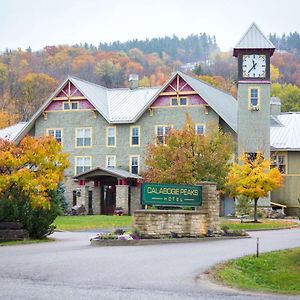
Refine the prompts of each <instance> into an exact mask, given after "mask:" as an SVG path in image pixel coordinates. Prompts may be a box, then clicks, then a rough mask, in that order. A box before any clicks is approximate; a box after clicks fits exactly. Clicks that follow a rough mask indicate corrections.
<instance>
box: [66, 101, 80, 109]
mask: <svg viewBox="0 0 300 300" xmlns="http://www.w3.org/2000/svg"><path fill="white" fill-rule="evenodd" d="M78 108H79V102H74V101H70V102H69V101H68V102H63V110H70V109H72V110H75V109H78Z"/></svg>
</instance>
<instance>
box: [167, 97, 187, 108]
mask: <svg viewBox="0 0 300 300" xmlns="http://www.w3.org/2000/svg"><path fill="white" fill-rule="evenodd" d="M170 102H171V106H177V105H180V106H185V105H187V97H180V98H179V99H178V101H177V98H171V101H170Z"/></svg>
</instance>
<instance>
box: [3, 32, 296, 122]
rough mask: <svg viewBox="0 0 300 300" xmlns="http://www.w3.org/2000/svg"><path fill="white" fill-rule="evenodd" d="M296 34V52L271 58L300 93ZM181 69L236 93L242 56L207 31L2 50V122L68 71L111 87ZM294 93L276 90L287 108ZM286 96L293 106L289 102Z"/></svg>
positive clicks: (32, 104)
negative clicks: (238, 58) (5, 115)
mask: <svg viewBox="0 0 300 300" xmlns="http://www.w3.org/2000/svg"><path fill="white" fill-rule="evenodd" d="M273 38H274V37H273ZM291 38H293V39H292V42H290V43H292V44H291V45H289V44H288V43H289V42H286V43H287V47H286V49H287V50H288V51H290V52H282V51H281V52H275V54H274V55H273V57H272V58H271V64H272V66H271V78H272V81H273V82H275V83H278V84H280V85H281V86H280V87H281V89H285V88H286V85H288V84H291V85H292V86H293V87H294V90H295V91H296V90H297V93H298V91H299V90H298V89H299V86H300V55H299V53H300V50H299V49H298V48H297V47H296V46H297V45H296V44H295V41H294V40H295V35H292V36H291ZM296 38H297V36H296ZM277 39H278V38H277ZM294 44H295V45H296V46H294ZM295 47H296V48H295ZM289 49H292V50H289ZM187 63H191V65H190V66H188V65H187ZM176 70H183V71H185V72H188V73H191V74H194V75H195V76H199V78H200V79H201V80H204V81H206V82H208V83H209V84H212V85H214V86H216V87H218V88H220V89H222V90H224V91H226V92H228V93H231V94H232V95H233V96H236V83H237V82H236V80H237V61H236V58H234V57H232V53H231V52H220V50H219V49H218V46H217V43H216V40H215V37H210V36H208V35H206V34H205V33H204V34H200V35H190V36H188V37H187V38H185V39H184V38H181V39H179V38H178V37H176V36H173V37H171V38H170V37H164V38H158V39H152V40H145V41H138V40H133V41H128V42H125V43H121V42H114V43H111V44H106V43H100V45H99V47H98V48H97V47H95V46H93V45H87V44H84V45H81V44H80V45H74V46H68V45H60V46H46V47H44V48H43V49H42V50H39V51H35V52H34V51H32V50H31V49H30V48H28V49H26V50H25V51H24V50H21V49H17V50H6V51H4V52H3V53H1V54H0V111H4V112H5V113H8V115H9V117H10V118H9V120H8V121H7V122H4V120H5V118H3V119H2V121H1V120H0V122H2V123H1V124H0V126H2V127H3V126H8V125H10V124H12V123H14V122H16V121H17V118H16V117H15V116H17V115H18V116H19V120H21V121H26V120H28V119H29V118H30V117H31V116H32V115H33V113H34V112H35V111H36V109H37V108H38V107H40V106H41V104H42V103H43V102H44V101H45V100H46V99H47V98H48V97H49V96H50V95H51V93H52V92H53V91H54V90H55V88H56V87H57V84H58V83H59V82H61V81H62V80H63V79H64V78H65V77H66V76H67V75H72V76H77V77H79V78H82V79H85V80H87V81H90V82H93V83H96V84H100V85H103V86H106V87H126V86H128V77H129V74H131V73H136V74H138V75H139V78H140V86H160V85H162V84H163V83H164V82H165V81H166V80H167V79H168V78H169V77H170V76H171V74H172V72H174V71H176ZM289 93H290V89H289ZM292 93H293V95H292V97H290V96H286V94H285V93H282V92H278V90H276V92H274V93H272V95H274V96H278V95H279V94H280V96H281V97H283V98H282V102H283V108H284V109H288V110H296V109H298V107H297V106H296V107H294V104H295V100H294V99H295V98H296V96H295V93H294V92H292ZM297 97H298V96H297ZM291 98H292V100H290V99H291ZM286 101H290V102H292V105H290V104H288V105H286V104H285V102H286ZM0 119H1V118H0ZM3 124H4V125H3Z"/></svg>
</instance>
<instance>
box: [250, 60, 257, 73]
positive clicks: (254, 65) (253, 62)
mask: <svg viewBox="0 0 300 300" xmlns="http://www.w3.org/2000/svg"><path fill="white" fill-rule="evenodd" d="M252 64H253V66H252V67H251V69H250V70H249V71H248V73H250V72H251V71H252V69H254V70H255V67H256V65H257V63H256V62H255V61H254V60H253V59H252Z"/></svg>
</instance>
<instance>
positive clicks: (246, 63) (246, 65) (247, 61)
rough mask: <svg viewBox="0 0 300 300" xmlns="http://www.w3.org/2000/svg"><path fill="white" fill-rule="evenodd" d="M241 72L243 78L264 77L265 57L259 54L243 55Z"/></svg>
mask: <svg viewBox="0 0 300 300" xmlns="http://www.w3.org/2000/svg"><path fill="white" fill-rule="evenodd" d="M242 70H243V77H245V78H264V77H266V56H265V55H261V54H249V55H243V62H242Z"/></svg>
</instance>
